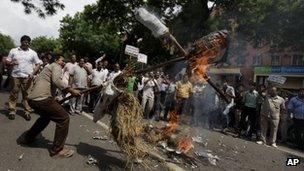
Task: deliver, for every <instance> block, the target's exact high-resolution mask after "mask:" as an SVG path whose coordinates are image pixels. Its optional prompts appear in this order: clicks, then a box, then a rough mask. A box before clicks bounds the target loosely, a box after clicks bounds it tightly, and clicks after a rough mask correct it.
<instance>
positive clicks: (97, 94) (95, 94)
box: [90, 90, 100, 109]
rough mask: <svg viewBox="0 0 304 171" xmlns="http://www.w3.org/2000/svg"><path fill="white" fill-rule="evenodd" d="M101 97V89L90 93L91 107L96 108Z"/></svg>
mask: <svg viewBox="0 0 304 171" xmlns="http://www.w3.org/2000/svg"><path fill="white" fill-rule="evenodd" d="M99 98H100V90H95V91H92V92H91V93H90V108H91V109H94V108H95V106H96V104H97V102H98V100H99Z"/></svg>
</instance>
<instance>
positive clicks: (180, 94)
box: [174, 74, 193, 115]
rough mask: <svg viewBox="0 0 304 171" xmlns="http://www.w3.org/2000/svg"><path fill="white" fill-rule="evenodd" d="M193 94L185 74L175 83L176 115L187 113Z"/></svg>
mask: <svg viewBox="0 0 304 171" xmlns="http://www.w3.org/2000/svg"><path fill="white" fill-rule="evenodd" d="M192 93H193V86H192V83H191V82H190V81H189V78H188V76H187V75H186V74H185V75H183V76H182V80H181V81H178V82H177V83H176V90H175V98H174V99H175V101H176V103H177V107H178V114H180V115H181V114H183V112H188V111H189V110H184V111H183V109H186V108H187V107H188V105H189V98H190V95H191V94H192Z"/></svg>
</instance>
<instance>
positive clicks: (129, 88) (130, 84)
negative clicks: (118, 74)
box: [127, 75, 138, 97]
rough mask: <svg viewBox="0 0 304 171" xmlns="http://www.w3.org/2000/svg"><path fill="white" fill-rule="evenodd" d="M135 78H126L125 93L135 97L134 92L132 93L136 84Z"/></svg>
mask: <svg viewBox="0 0 304 171" xmlns="http://www.w3.org/2000/svg"><path fill="white" fill-rule="evenodd" d="M137 82H138V81H137V78H136V76H134V75H132V76H130V77H128V84H127V91H128V92H129V93H131V94H133V95H134V96H135V97H136V95H135V91H134V87H135V85H136V84H137Z"/></svg>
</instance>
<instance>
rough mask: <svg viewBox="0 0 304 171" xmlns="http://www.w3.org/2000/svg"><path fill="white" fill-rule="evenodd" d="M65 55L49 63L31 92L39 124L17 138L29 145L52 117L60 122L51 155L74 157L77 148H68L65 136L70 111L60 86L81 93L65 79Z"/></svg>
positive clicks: (31, 99) (31, 100)
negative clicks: (60, 100) (59, 95)
mask: <svg viewBox="0 0 304 171" xmlns="http://www.w3.org/2000/svg"><path fill="white" fill-rule="evenodd" d="M63 65H64V59H63V57H61V56H57V57H56V59H55V62H53V63H52V64H50V65H48V66H46V67H45V68H44V69H43V70H42V72H41V73H40V74H39V76H38V77H37V79H36V80H35V82H34V85H33V88H32V90H31V92H30V94H29V96H28V102H29V105H30V107H31V108H33V109H34V110H35V112H36V113H37V114H39V115H40V117H39V118H38V119H37V121H36V122H35V124H34V125H33V126H32V127H31V128H30V129H29V130H28V131H26V132H25V133H23V134H22V135H21V136H20V137H19V138H18V140H17V142H18V144H23V145H28V144H31V143H33V142H34V141H35V139H36V137H37V136H38V135H39V134H40V133H41V132H42V131H43V130H44V129H45V128H46V127H47V126H48V124H49V123H50V121H53V122H55V123H56V130H55V137H54V142H53V147H52V148H51V150H50V154H51V156H55V157H71V156H72V155H73V153H74V151H73V150H68V149H64V148H63V147H64V144H65V140H66V138H67V135H68V131H69V120H70V119H69V114H68V112H67V111H66V110H65V109H64V108H63V107H62V106H61V105H60V104H59V103H58V102H57V101H56V100H55V98H54V92H55V90H56V88H59V89H60V90H63V91H67V92H69V93H71V94H72V95H73V96H80V92H79V91H78V90H75V89H72V88H70V87H68V86H67V84H65V83H64V82H63V81H62V78H61V75H62V67H63Z"/></svg>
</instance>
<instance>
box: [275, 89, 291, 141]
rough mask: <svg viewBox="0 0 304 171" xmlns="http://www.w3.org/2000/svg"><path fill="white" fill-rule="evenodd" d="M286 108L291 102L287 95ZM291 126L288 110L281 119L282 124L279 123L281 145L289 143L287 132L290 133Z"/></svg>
mask: <svg viewBox="0 0 304 171" xmlns="http://www.w3.org/2000/svg"><path fill="white" fill-rule="evenodd" d="M284 100H285V106H288V103H289V101H290V99H289V98H288V97H286V95H285V98H284ZM289 126H290V116H289V113H288V110H286V111H285V112H284V113H282V115H281V117H280V123H279V130H278V132H279V135H280V140H281V141H280V142H281V143H285V142H287V134H288V133H287V132H288V128H289Z"/></svg>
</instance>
